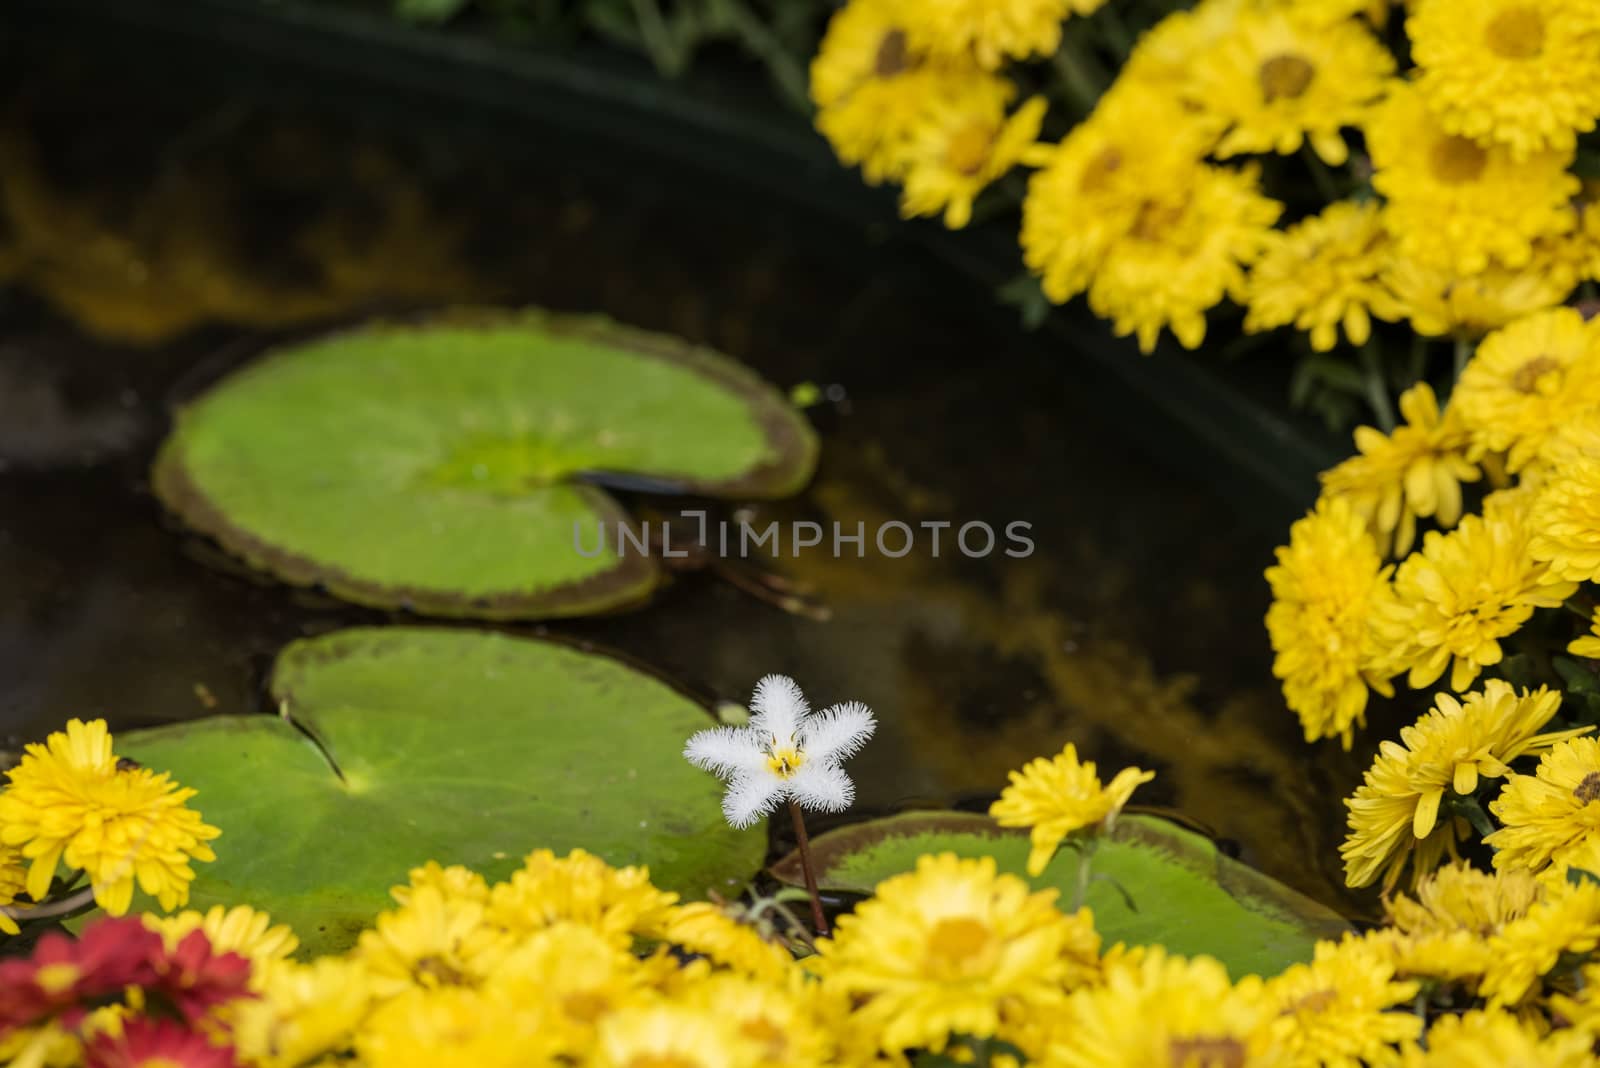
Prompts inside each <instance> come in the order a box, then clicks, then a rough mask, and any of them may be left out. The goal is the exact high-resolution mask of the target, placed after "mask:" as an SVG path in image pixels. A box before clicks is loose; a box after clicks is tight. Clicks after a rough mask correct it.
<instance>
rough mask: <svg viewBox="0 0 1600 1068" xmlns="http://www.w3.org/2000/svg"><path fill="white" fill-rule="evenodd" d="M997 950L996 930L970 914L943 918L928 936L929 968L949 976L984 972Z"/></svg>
mask: <svg viewBox="0 0 1600 1068" xmlns="http://www.w3.org/2000/svg"><path fill="white" fill-rule="evenodd" d="M993 952H994V933H993V932H991V931H990V930H989V927H988V925H987V924H985V923H983V922H982V921H980V920H975V919H973V918H972V917H970V916H951V917H948V918H946V919H943V920H940V921H939V922H938V923H937V924H935V925H934V928H933V931H932V932H931V933H930V934H929V935H928V967H929V970H930V971H932V972H933V973H934V974H935V975H938V976H942V977H948V976H954V975H966V974H971V973H972V972H977V971H982V970H983V968H984V967H985V966H986V964H987V962H988V958H989V957H991V956H993Z"/></svg>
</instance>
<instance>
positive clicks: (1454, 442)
mask: <svg viewBox="0 0 1600 1068" xmlns="http://www.w3.org/2000/svg"><path fill="white" fill-rule="evenodd" d="M1400 414H1401V416H1402V417H1403V418H1404V419H1405V422H1404V423H1402V424H1401V425H1400V426H1397V427H1396V428H1395V429H1394V432H1393V433H1392V434H1385V433H1383V431H1381V430H1376V429H1374V428H1373V427H1369V426H1362V427H1357V428H1356V431H1355V443H1356V449H1357V455H1355V456H1352V457H1351V458H1350V459H1348V460H1346V461H1344V462H1343V463H1341V464H1340V465H1339V466H1337V467H1335V468H1333V469H1331V470H1329V471H1325V472H1323V474H1322V492H1323V493H1324V494H1326V495H1328V496H1330V497H1343V498H1345V499H1347V500H1348V501H1349V502H1350V504H1351V507H1353V508H1354V509H1355V511H1356V514H1358V515H1360V516H1361V517H1362V518H1363V519H1364V520H1366V521H1367V523H1368V524H1369V525H1371V527H1372V528H1373V531H1374V533H1375V534H1376V535H1377V538H1378V544H1379V545H1380V546H1382V547H1383V548H1385V549H1387V548H1389V547H1390V546H1391V545H1392V546H1393V547H1394V553H1395V555H1396V556H1401V555H1404V554H1405V553H1407V552H1409V551H1410V549H1411V543H1412V540H1413V539H1414V538H1415V537H1416V527H1417V520H1418V519H1419V518H1422V519H1426V518H1432V519H1433V520H1434V521H1435V522H1437V523H1438V524H1439V525H1440V526H1441V527H1453V526H1455V525H1456V523H1457V521H1459V520H1460V518H1461V483H1463V482H1476V481H1477V480H1478V478H1479V477H1480V475H1481V472H1480V471H1479V470H1478V466H1477V465H1476V464H1474V463H1472V462H1470V461H1469V460H1468V459H1467V448H1468V445H1469V437H1468V434H1467V430H1466V427H1465V426H1463V425H1462V423H1461V419H1460V418H1459V417H1458V416H1457V415H1456V414H1455V410H1454V409H1448V410H1446V411H1445V413H1444V414H1443V415H1442V416H1441V414H1440V412H1439V402H1438V401H1437V400H1436V399H1435V398H1434V395H1433V387H1432V386H1430V385H1428V383H1426V382H1418V383H1417V384H1416V385H1414V386H1412V387H1411V388H1410V389H1408V390H1406V391H1405V392H1404V393H1402V394H1401V395H1400Z"/></svg>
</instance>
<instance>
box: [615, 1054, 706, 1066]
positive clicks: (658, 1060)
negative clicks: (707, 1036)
mask: <svg viewBox="0 0 1600 1068" xmlns="http://www.w3.org/2000/svg"><path fill="white" fill-rule="evenodd" d="M626 1063H627V1068H700V1065H699V1064H698V1063H697V1062H695V1061H691V1060H690V1059H689V1058H688V1057H680V1056H678V1055H677V1054H676V1053H636V1054H634V1055H633V1056H632V1057H629V1058H628V1060H627V1062H626Z"/></svg>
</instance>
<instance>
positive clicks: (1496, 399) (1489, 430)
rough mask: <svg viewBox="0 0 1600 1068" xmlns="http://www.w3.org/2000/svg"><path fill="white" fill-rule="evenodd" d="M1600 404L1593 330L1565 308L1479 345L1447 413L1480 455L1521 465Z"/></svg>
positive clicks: (1599, 360)
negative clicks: (1455, 415) (1497, 455)
mask: <svg viewBox="0 0 1600 1068" xmlns="http://www.w3.org/2000/svg"><path fill="white" fill-rule="evenodd" d="M1597 405H1600V327H1597V326H1595V325H1593V324H1588V323H1585V322H1584V320H1583V316H1582V315H1580V314H1578V312H1577V311H1575V310H1573V309H1572V308H1556V309H1553V310H1550V311H1546V312H1540V313H1539V314H1537V315H1530V316H1528V317H1527V318H1525V319H1521V320H1519V321H1517V322H1515V323H1512V324H1511V325H1510V326H1507V327H1506V328H1504V329H1503V330H1499V331H1496V332H1495V333H1493V334H1491V335H1489V336H1488V337H1486V338H1484V340H1483V343H1482V344H1481V345H1479V346H1478V351H1477V352H1476V353H1474V354H1473V357H1472V359H1471V360H1470V361H1468V363H1467V366H1466V367H1465V368H1464V369H1463V370H1462V372H1461V378H1460V380H1459V381H1458V382H1457V383H1456V388H1455V392H1454V393H1452V394H1451V397H1450V406H1451V407H1452V408H1453V409H1455V410H1456V411H1457V412H1459V413H1460V416H1461V421H1462V422H1463V423H1465V424H1466V427H1467V430H1468V432H1469V433H1471V434H1472V438H1473V441H1474V443H1475V445H1476V447H1477V448H1478V449H1479V450H1482V451H1490V452H1509V453H1510V455H1509V457H1508V459H1507V467H1508V468H1509V469H1510V470H1511V471H1513V472H1515V471H1520V470H1521V469H1522V468H1523V467H1525V466H1527V464H1529V463H1530V462H1532V461H1533V460H1534V459H1535V458H1536V457H1538V455H1539V453H1540V450H1541V449H1543V448H1544V446H1545V443H1546V441H1547V440H1548V439H1549V438H1550V436H1551V435H1552V434H1553V433H1554V432H1556V431H1557V430H1558V429H1559V428H1560V427H1562V426H1564V425H1566V424H1567V423H1568V422H1570V421H1572V420H1573V419H1575V418H1576V417H1577V416H1578V415H1579V414H1581V413H1582V412H1584V411H1586V410H1588V409H1590V408H1594V407H1596V406H1597Z"/></svg>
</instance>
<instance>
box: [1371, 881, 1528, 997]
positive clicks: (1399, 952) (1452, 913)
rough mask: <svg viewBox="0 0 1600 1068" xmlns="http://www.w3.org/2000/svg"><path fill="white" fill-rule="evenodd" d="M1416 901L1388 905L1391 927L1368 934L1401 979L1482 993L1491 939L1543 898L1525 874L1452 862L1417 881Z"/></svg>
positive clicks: (1395, 899) (1396, 899)
mask: <svg viewBox="0 0 1600 1068" xmlns="http://www.w3.org/2000/svg"><path fill="white" fill-rule="evenodd" d="M1414 893H1415V895H1416V896H1415V897H1414V898H1412V897H1407V896H1406V895H1404V894H1397V895H1395V896H1394V897H1393V898H1391V899H1389V900H1388V901H1387V902H1386V908H1387V910H1388V919H1389V926H1388V927H1387V928H1385V929H1383V930H1381V931H1375V932H1372V933H1371V934H1369V935H1368V936H1367V938H1368V941H1369V942H1370V943H1372V946H1373V948H1374V950H1376V951H1378V952H1382V953H1383V954H1384V955H1385V956H1386V957H1387V959H1388V960H1389V961H1390V962H1391V963H1393V964H1394V967H1395V974H1396V975H1397V976H1400V977H1402V978H1426V979H1429V980H1432V981H1434V982H1443V983H1463V984H1465V985H1466V987H1467V990H1466V993H1467V994H1469V995H1471V994H1475V993H1476V992H1477V986H1478V982H1479V981H1480V980H1481V979H1482V977H1483V975H1484V973H1485V972H1487V971H1488V970H1489V942H1488V940H1489V938H1490V937H1491V936H1492V935H1494V934H1495V933H1496V932H1498V931H1499V930H1500V929H1501V928H1503V927H1504V926H1505V925H1506V924H1508V923H1510V922H1512V921H1513V920H1516V919H1518V918H1519V917H1521V916H1523V915H1525V914H1526V913H1527V911H1528V909H1530V908H1532V907H1533V904H1534V902H1535V901H1537V900H1538V899H1539V894H1540V889H1539V884H1538V881H1537V880H1535V879H1534V877H1533V875H1532V874H1531V873H1529V872H1526V871H1520V870H1519V871H1495V872H1483V871H1478V870H1477V869H1475V868H1471V867H1468V866H1466V865H1464V864H1459V863H1457V864H1449V865H1446V866H1444V867H1442V868H1440V869H1438V870H1437V871H1435V872H1432V873H1430V874H1428V875H1425V876H1423V877H1422V878H1421V879H1419V880H1418V881H1417V885H1416V889H1415V891H1414Z"/></svg>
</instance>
